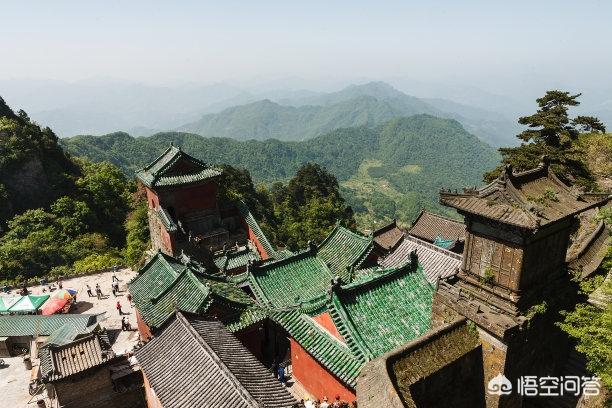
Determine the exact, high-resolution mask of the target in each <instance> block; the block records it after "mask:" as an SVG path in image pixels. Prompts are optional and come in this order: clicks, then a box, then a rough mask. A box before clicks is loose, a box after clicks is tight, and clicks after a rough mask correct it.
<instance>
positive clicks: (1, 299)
mask: <svg viewBox="0 0 612 408" xmlns="http://www.w3.org/2000/svg"><path fill="white" fill-rule="evenodd" d="M19 299H21V296H0V314H2V313H8V311H9V309H10V308H11V306H13V305H14V304H15V303H17V302H18V301H19Z"/></svg>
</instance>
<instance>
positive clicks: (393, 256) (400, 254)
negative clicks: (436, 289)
mask: <svg viewBox="0 0 612 408" xmlns="http://www.w3.org/2000/svg"><path fill="white" fill-rule="evenodd" d="M413 250H416V251H417V256H418V260H419V264H420V265H421V266H422V267H423V271H424V272H425V275H426V276H427V280H428V281H429V282H430V283H431V284H435V283H436V282H437V280H438V278H445V277H448V276H451V275H453V274H455V272H456V271H457V269H458V268H459V267H460V266H461V255H458V254H456V253H454V252H451V251H448V250H446V249H443V248H440V247H438V246H436V245H433V244H430V243H429V242H426V241H423V240H421V239H418V238H415V237H412V236H410V235H408V236H406V237H405V238H404V240H403V241H402V243H401V244H399V246H398V247H397V248H396V249H395V250H394V251H393V252H391V253H390V254H389V255H388V256H387V257H385V258H384V259H382V260H381V261H380V264H381V265H382V266H384V267H386V268H390V267H397V266H400V265H403V264H404V263H406V262H407V261H409V260H410V252H412V251H413Z"/></svg>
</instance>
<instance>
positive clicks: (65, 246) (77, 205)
mask: <svg viewBox="0 0 612 408" xmlns="http://www.w3.org/2000/svg"><path fill="white" fill-rule="evenodd" d="M0 151H1V152H2V155H0V193H1V194H2V200H1V203H2V207H1V212H0V228H1V233H0V284H1V283H2V282H3V281H4V282H6V281H12V282H18V283H20V282H21V281H22V280H24V279H27V278H31V277H34V276H42V275H45V274H48V273H49V272H52V275H55V276H58V275H64V274H68V273H72V272H74V271H77V272H85V271H88V270H92V269H100V268H105V267H108V266H111V265H113V264H118V263H122V262H123V257H122V248H124V247H125V245H126V233H127V232H128V231H129V229H130V227H129V226H124V223H125V221H126V218H128V214H129V213H130V212H131V210H132V208H133V204H134V200H133V199H132V192H133V190H134V187H135V185H134V183H133V182H131V181H130V180H129V179H128V178H127V177H126V176H125V174H123V173H122V172H121V171H120V169H119V168H117V167H115V166H113V165H111V164H109V163H104V162H102V163H92V162H90V161H87V160H85V159H82V158H73V157H71V156H70V155H68V154H66V153H65V152H64V151H63V149H62V148H61V147H60V146H59V144H58V139H57V137H56V136H55V134H54V133H53V132H52V131H51V129H49V128H41V127H40V126H38V125H37V124H36V123H33V122H32V121H30V119H29V118H28V116H27V114H26V113H25V112H23V111H20V112H19V113H17V114H15V113H13V112H12V110H11V109H10V108H9V107H8V106H7V105H6V104H5V103H4V101H3V100H2V99H1V98H0ZM126 229H127V230H126ZM144 239H146V238H144ZM132 244H133V245H137V246H140V247H142V246H143V243H142V242H135V241H134V240H132ZM141 255H142V254H140V256H141Z"/></svg>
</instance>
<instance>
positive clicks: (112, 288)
mask: <svg viewBox="0 0 612 408" xmlns="http://www.w3.org/2000/svg"><path fill="white" fill-rule="evenodd" d="M111 291H112V292H113V296H114V297H117V290H116V289H115V282H113V283H111Z"/></svg>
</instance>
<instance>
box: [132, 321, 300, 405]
mask: <svg viewBox="0 0 612 408" xmlns="http://www.w3.org/2000/svg"><path fill="white" fill-rule="evenodd" d="M135 354H136V358H137V359H138V361H139V363H140V365H141V367H142V370H143V372H144V374H145V375H146V377H147V379H148V380H149V382H150V384H151V387H152V388H153V389H154V390H155V393H156V395H157V397H158V398H159V399H160V401H161V403H162V405H163V406H164V408H191V407H208V408H217V407H219V408H227V407H232V408H251V407H271V408H274V407H277V408H280V407H293V406H295V405H296V404H297V401H295V400H294V399H293V397H292V396H291V395H290V394H289V392H288V391H287V390H286V389H285V387H284V386H283V385H282V384H280V383H279V382H278V381H277V380H276V379H275V378H274V377H273V376H272V374H271V373H270V371H269V370H267V369H266V368H265V367H264V366H263V365H262V364H261V363H260V362H259V361H258V360H257V359H256V358H255V357H254V356H253V355H252V354H251V353H250V352H249V351H248V350H247V349H246V348H245V347H244V346H243V345H242V343H240V341H239V340H238V339H237V338H236V337H234V336H233V335H232V334H231V333H230V332H229V331H228V330H227V329H226V328H225V327H224V326H223V324H222V323H221V322H219V321H212V320H207V319H204V318H201V317H197V316H194V315H184V314H182V313H177V314H176V316H175V317H174V318H173V319H172V320H171V321H170V322H169V323H167V324H166V325H165V327H164V328H163V330H162V331H161V333H160V334H159V335H158V336H155V337H154V338H153V339H152V340H151V341H149V342H148V343H147V344H145V345H144V346H143V347H142V348H140V349H138V350H136V353H135Z"/></svg>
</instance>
